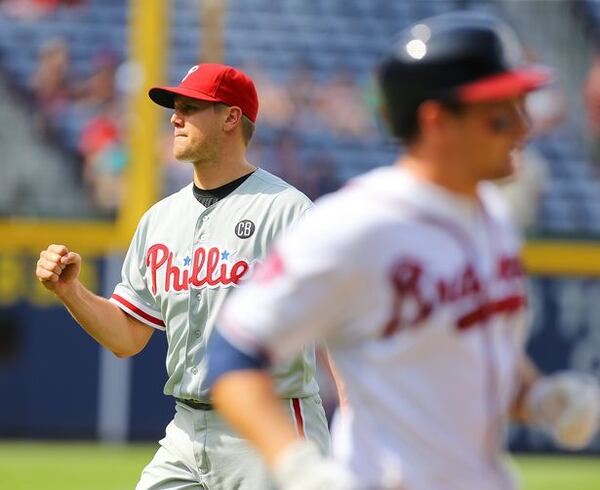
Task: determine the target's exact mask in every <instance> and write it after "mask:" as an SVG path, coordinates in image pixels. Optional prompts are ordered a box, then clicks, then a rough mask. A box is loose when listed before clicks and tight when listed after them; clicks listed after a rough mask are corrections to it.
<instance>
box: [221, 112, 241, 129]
mask: <svg viewBox="0 0 600 490" xmlns="http://www.w3.org/2000/svg"><path fill="white" fill-rule="evenodd" d="M242 115H243V114H242V110H241V109H240V108H239V107H237V106H231V107H227V110H226V113H225V119H224V120H223V130H224V131H226V132H229V131H233V130H234V129H235V128H237V127H238V126H239V125H240V124H241V123H242Z"/></svg>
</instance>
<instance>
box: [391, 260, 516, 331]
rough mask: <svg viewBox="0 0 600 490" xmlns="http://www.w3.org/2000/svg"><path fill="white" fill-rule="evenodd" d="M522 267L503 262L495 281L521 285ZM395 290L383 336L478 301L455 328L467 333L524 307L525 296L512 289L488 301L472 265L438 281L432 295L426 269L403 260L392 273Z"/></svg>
mask: <svg viewBox="0 0 600 490" xmlns="http://www.w3.org/2000/svg"><path fill="white" fill-rule="evenodd" d="M523 275H524V272H523V267H522V264H521V262H520V260H519V259H518V258H516V257H503V258H500V259H499V260H498V262H497V264H496V279H497V280H498V281H499V282H502V283H506V284H508V285H509V286H510V285H511V283H513V281H517V284H520V279H521V278H522V277H523ZM390 279H391V283H392V285H393V287H394V293H395V295H394V305H393V310H392V311H393V314H392V317H391V318H390V320H389V322H388V323H387V325H386V326H385V328H384V331H383V336H384V337H389V336H390V335H393V334H394V333H395V332H397V331H398V330H400V329H401V328H404V327H412V326H416V325H418V324H420V323H421V322H423V321H424V320H426V319H427V318H428V317H429V316H430V315H431V313H432V312H433V310H434V308H435V307H438V306H441V305H445V304H449V303H456V302H458V301H460V300H462V299H465V298H475V299H478V301H477V306H476V307H474V308H472V309H470V310H469V311H467V312H466V313H463V314H461V315H460V316H459V317H458V318H457V319H456V327H457V328H458V329H459V330H466V329H469V328H471V327H474V326H476V325H482V324H484V323H485V322H486V321H487V320H489V319H490V318H491V317H492V316H494V315H496V314H500V313H513V312H516V311H518V310H519V309H521V308H522V307H523V306H524V305H525V302H526V300H525V296H524V295H523V293H522V292H520V287H519V286H518V285H517V286H516V287H515V286H513V287H512V290H513V293H511V294H508V295H506V296H503V297H502V298H500V299H494V300H492V299H490V298H485V297H483V295H482V292H483V287H482V284H481V281H480V279H479V278H478V277H477V273H476V271H475V268H474V267H473V266H472V265H471V264H467V265H465V267H464V269H463V270H462V272H461V273H460V274H458V275H457V276H455V277H452V278H440V279H438V280H437V281H435V287H434V290H433V293H429V294H428V293H427V292H426V291H425V290H424V287H423V281H422V280H423V268H422V266H421V264H420V263H419V262H417V261H414V260H402V261H400V262H398V263H397V264H396V265H395V266H394V267H393V269H392V273H391V276H390Z"/></svg>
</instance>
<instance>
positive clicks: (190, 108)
mask: <svg viewBox="0 0 600 490" xmlns="http://www.w3.org/2000/svg"><path fill="white" fill-rule="evenodd" d="M198 109H199V108H198V107H196V106H195V105H192V104H177V105H176V106H175V110H176V111H177V112H180V113H181V114H192V113H194V112H196V111H197V110H198Z"/></svg>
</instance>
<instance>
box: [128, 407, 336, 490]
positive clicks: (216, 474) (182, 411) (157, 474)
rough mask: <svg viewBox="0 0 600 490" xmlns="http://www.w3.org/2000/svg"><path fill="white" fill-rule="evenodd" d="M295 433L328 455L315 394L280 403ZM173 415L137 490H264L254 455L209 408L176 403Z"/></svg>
mask: <svg viewBox="0 0 600 490" xmlns="http://www.w3.org/2000/svg"><path fill="white" fill-rule="evenodd" d="M282 402H283V403H284V404H285V407H286V410H287V411H288V412H289V414H290V418H291V420H292V421H293V423H294V425H295V426H296V428H297V430H298V431H299V432H300V433H302V432H303V433H304V435H305V436H306V437H307V438H308V439H311V440H313V441H314V442H315V443H317V445H318V446H319V447H320V448H321V450H322V451H323V453H324V454H328V453H329V432H328V429H327V420H326V418H325V412H324V410H323V407H322V404H321V399H320V397H319V395H314V396H311V397H307V398H299V399H298V398H296V399H290V400H282ZM175 410H176V413H175V417H174V418H173V420H172V421H171V423H170V424H169V425H168V426H167V429H166V433H165V437H164V438H163V439H162V440H161V441H160V446H161V447H160V448H159V449H158V451H157V452H156V455H155V456H154V458H153V459H152V461H151V462H150V463H149V464H148V466H146V468H145V469H144V471H143V472H142V476H141V479H140V481H139V483H138V484H137V486H136V490H167V489H168V490H184V489H185V490H192V489H194V490H269V489H271V488H273V483H272V481H271V479H270V476H269V473H268V470H267V469H266V467H265V466H264V463H263V462H262V460H261V459H260V456H259V454H258V453H257V452H256V451H255V450H254V448H252V447H251V446H250V445H249V444H248V443H247V442H246V441H245V440H244V439H241V438H240V437H239V436H238V435H237V434H236V433H235V432H234V431H233V430H232V429H231V428H230V427H229V426H228V425H227V424H226V423H225V422H224V421H223V420H222V419H221V417H220V416H219V414H218V413H217V412H215V411H214V410H195V409H192V408H190V407H188V406H187V405H183V404H181V403H179V402H177V404H176V407H175Z"/></svg>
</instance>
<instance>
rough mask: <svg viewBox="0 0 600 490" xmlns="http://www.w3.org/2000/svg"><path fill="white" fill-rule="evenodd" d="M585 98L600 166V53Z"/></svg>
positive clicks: (586, 85)
mask: <svg viewBox="0 0 600 490" xmlns="http://www.w3.org/2000/svg"><path fill="white" fill-rule="evenodd" d="M584 97H585V108H586V115H587V124H588V132H589V137H590V140H591V148H592V155H593V158H594V161H595V163H596V164H600V53H597V54H596V56H595V57H594V62H593V64H592V67H591V68H590V71H589V73H588V76H587V79H586V82H585V89H584Z"/></svg>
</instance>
